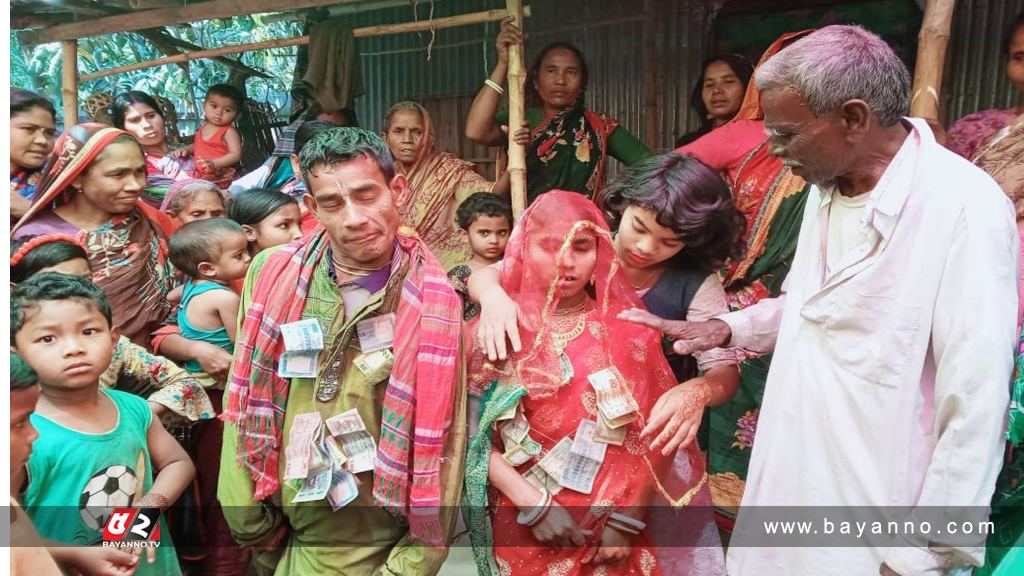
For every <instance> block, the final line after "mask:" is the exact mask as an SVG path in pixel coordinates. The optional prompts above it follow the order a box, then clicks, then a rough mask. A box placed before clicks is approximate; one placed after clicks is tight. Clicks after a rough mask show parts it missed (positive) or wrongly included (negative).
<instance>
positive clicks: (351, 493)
mask: <svg viewBox="0 0 1024 576" xmlns="http://www.w3.org/2000/svg"><path fill="white" fill-rule="evenodd" d="M358 495H359V486H358V485H356V477H355V476H353V475H352V473H351V472H349V471H348V470H345V469H343V468H335V469H334V471H333V473H332V475H331V485H330V488H328V489H327V502H328V503H329V504H330V505H331V510H333V511H334V512H337V511H338V510H341V509H342V508H344V507H345V506H348V505H349V503H351V502H352V501H353V500H355V499H356V496H358Z"/></svg>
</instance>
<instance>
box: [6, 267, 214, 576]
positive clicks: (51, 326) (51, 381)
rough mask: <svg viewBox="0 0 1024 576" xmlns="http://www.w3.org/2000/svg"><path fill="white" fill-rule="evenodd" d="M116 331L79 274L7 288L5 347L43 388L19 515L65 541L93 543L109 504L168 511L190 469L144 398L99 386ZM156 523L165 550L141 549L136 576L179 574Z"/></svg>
mask: <svg viewBox="0 0 1024 576" xmlns="http://www.w3.org/2000/svg"><path fill="white" fill-rule="evenodd" d="M119 335H120V329H119V328H118V327H117V326H113V325H112V323H111V312H110V305H109V304H108V303H107V299H106V296H104V294H103V291H102V290H100V289H99V288H98V287H97V286H96V285H95V284H93V283H91V282H89V281H88V280H85V279H83V278H78V277H76V276H68V275H65V274H58V273H53V272H47V273H42V274H38V275H36V276H33V277H32V278H29V279H28V280H26V281H25V282H22V283H21V284H19V285H18V286H16V287H15V288H14V290H12V292H11V342H12V344H13V345H14V347H15V350H16V351H17V352H18V354H19V355H20V356H22V357H23V358H24V359H25V361H26V362H27V363H28V365H29V366H31V367H32V368H33V369H34V370H35V372H36V373H37V374H38V381H39V387H40V391H41V395H40V396H39V401H38V404H37V406H36V408H35V414H32V415H31V416H30V421H31V424H32V425H33V426H34V427H35V428H36V429H37V430H38V431H39V439H38V440H36V442H35V444H34V445H33V450H32V453H31V456H29V458H28V488H27V489H26V491H25V496H24V504H25V509H26V510H27V511H28V514H29V516H30V517H31V518H32V521H33V523H35V525H36V527H37V528H38V529H39V533H40V535H41V536H42V537H44V538H47V539H50V540H54V541H56V542H60V543H62V544H74V545H80V546H91V545H93V544H96V543H98V542H99V540H100V538H101V536H102V534H103V529H104V526H105V525H106V522H107V519H108V518H109V517H110V514H111V512H112V508H114V507H127V506H135V507H140V508H143V507H149V508H159V509H160V510H161V511H162V510H165V509H166V508H167V507H169V506H170V504H171V502H173V501H175V500H176V499H177V498H178V496H180V495H181V493H182V491H184V489H185V488H186V486H188V484H189V482H191V480H192V476H193V475H194V473H195V469H194V468H193V466H192V462H191V461H189V459H188V456H187V455H186V454H185V451H184V450H183V449H182V448H181V446H179V445H178V443H177V442H176V441H175V440H174V438H173V437H172V436H171V435H170V434H168V433H167V431H166V430H164V428H163V426H162V425H161V424H160V422H159V421H158V420H157V421H154V419H153V415H152V412H150V409H149V406H148V404H147V403H146V401H145V399H143V398H139V397H137V396H134V395H132V394H128V393H125V392H119V391H117V390H108V389H101V388H100V385H99V378H100V376H101V375H102V374H103V372H104V371H105V370H106V369H107V366H108V365H109V364H110V359H111V356H112V355H113V351H114V345H115V343H116V342H117V339H118V336H119ZM154 468H155V471H157V472H158V473H156V474H154ZM139 484H141V486H139ZM160 524H161V526H160V532H161V534H160V541H161V543H162V544H163V545H162V546H160V547H159V548H157V549H155V550H154V549H152V548H151V549H148V550H147V553H148V561H147V562H142V563H140V564H139V567H138V572H137V573H138V574H154V575H161V576H166V575H171V576H174V575H177V574H180V573H181V569H180V568H179V566H178V561H177V559H176V558H175V554H174V548H173V543H171V541H170V537H169V532H168V530H167V528H166V526H165V525H164V522H163V520H162V518H161V522H160Z"/></svg>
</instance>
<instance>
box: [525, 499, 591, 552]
mask: <svg viewBox="0 0 1024 576" xmlns="http://www.w3.org/2000/svg"><path fill="white" fill-rule="evenodd" d="M530 531H531V532H533V537H534V538H536V539H537V541H538V542H541V543H543V544H547V545H549V546H560V547H562V548H568V547H570V546H577V547H578V546H583V545H584V544H586V542H587V537H588V536H590V535H591V534H592V532H591V531H590V530H584V529H582V528H580V527H579V526H578V525H577V524H576V521H575V520H573V519H572V516H571V515H570V514H569V512H568V511H567V510H566V509H565V508H562V507H561V506H559V505H558V502H555V501H554V500H552V501H551V506H550V507H549V508H548V511H547V512H545V513H544V518H543V519H542V520H541V521H540V522H538V523H537V524H535V525H533V526H531V527H530Z"/></svg>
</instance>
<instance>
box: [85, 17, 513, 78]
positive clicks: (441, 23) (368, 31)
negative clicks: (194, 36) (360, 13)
mask: <svg viewBox="0 0 1024 576" xmlns="http://www.w3.org/2000/svg"><path fill="white" fill-rule="evenodd" d="M506 14H507V12H505V11H504V10H485V11H483V12H473V13H470V14H462V15H460V16H450V17H448V18H435V19H434V20H432V21H431V20H421V21H419V22H407V23H404V24H381V25H378V26H367V27H366V28H356V29H355V30H353V31H352V32H353V34H354V35H355V37H356V38H368V37H371V36H384V35H386V34H400V33H403V32H424V31H427V30H430V29H435V30H440V29H442V28H452V27H455V26H466V25H469V24H482V23H484V22H494V21H497V20H501V19H502V18H504V17H505V15H506ZM523 15H524V16H529V15H530V7H529V6H527V7H525V8H523ZM300 44H309V36H298V37H296V38H281V39H279V40H266V41H264V42H253V43H251V44H238V45H235V46H222V47H220V48H211V49H209V50H198V51H196V52H188V53H185V54H177V55H175V56H167V57H166V58H157V59H155V60H147V61H145V62H136V63H135V64H129V65H127V66H118V67H117V68H108V69H106V70H101V71H99V72H94V73H92V74H86V75H84V76H82V78H81V80H82V81H83V82H85V81H87V80H95V79H97V78H104V77H106V76H112V75H114V74H121V73H124V72H134V71H135V70H144V69H146V68H153V67H154V66H163V65H166V64H177V63H180V62H188V61H191V60H199V59H201V58H216V57H219V56H227V55H229V54H241V53H242V52H252V51H254V50H266V49H268V48H283V47H287V46H298V45H300Z"/></svg>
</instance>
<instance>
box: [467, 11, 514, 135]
mask: <svg viewBox="0 0 1024 576" xmlns="http://www.w3.org/2000/svg"><path fill="white" fill-rule="evenodd" d="M513 20H514V18H513V17H511V16H509V17H507V18H505V19H504V20H502V21H501V31H500V32H499V33H498V40H497V44H498V63H497V64H496V65H495V66H494V71H493V72H491V77H490V80H491V82H494V83H495V84H497V85H498V86H502V85H504V84H505V78H506V76H507V75H508V48H509V46H511V45H513V44H522V42H523V37H522V32H520V31H519V28H518V27H517V26H516V25H515V24H513V23H512V22H513ZM501 96H502V95H501V94H500V93H498V91H497V90H495V89H493V88H491V87H490V86H487V85H486V84H485V85H484V86H482V87H481V88H480V92H478V93H477V95H476V98H474V99H473V105H472V106H470V108H469V115H468V116H467V117H466V138H469V139H470V140H472V141H474V142H477V143H479V144H485V145H487V146H496V145H498V144H501V143H502V141H503V140H504V135H503V134H502V133H501V128H500V127H499V126H498V125H497V124H496V123H495V122H494V115H495V114H497V112H498V107H499V106H500V105H501Z"/></svg>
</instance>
